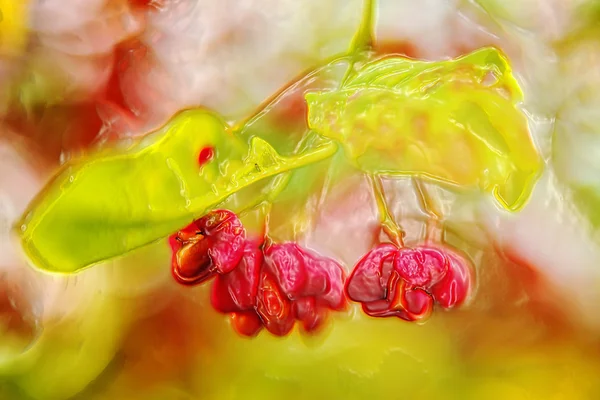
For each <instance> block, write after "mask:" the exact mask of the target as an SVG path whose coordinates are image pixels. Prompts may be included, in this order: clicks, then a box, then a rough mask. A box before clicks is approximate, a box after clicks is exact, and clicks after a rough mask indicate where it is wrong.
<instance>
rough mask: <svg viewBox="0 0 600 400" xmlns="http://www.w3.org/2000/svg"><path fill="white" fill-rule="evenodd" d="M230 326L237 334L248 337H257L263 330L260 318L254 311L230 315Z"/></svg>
mask: <svg viewBox="0 0 600 400" xmlns="http://www.w3.org/2000/svg"><path fill="white" fill-rule="evenodd" d="M231 324H232V325H233V329H235V330H236V332H237V333H239V334H240V335H244V336H248V337H252V336H256V335H258V333H259V332H260V331H261V329H262V328H263V325H262V321H261V320H260V317H259V316H258V314H256V312H254V311H246V312H237V313H232V314H231Z"/></svg>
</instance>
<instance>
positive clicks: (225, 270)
mask: <svg viewBox="0 0 600 400" xmlns="http://www.w3.org/2000/svg"><path fill="white" fill-rule="evenodd" d="M170 244H171V249H172V251H173V258H172V272H173V276H174V277H175V279H176V280H177V281H178V282H179V283H181V284H184V285H196V284H200V283H203V282H206V281H208V280H209V279H212V278H214V282H213V286H212V292H211V303H212V305H213V307H214V308H215V309H216V310H217V311H219V312H222V313H225V314H230V316H231V321H232V324H233V326H234V328H235V329H236V330H237V331H238V332H239V333H240V334H242V335H246V336H254V335H256V334H258V332H259V331H260V330H261V329H262V328H263V327H264V328H266V329H267V330H268V331H269V332H270V333H272V334H274V335H277V336H285V335H287V334H288V333H289V332H290V331H291V330H292V329H293V327H294V324H295V323H296V321H299V322H300V324H301V327H302V328H303V329H304V330H305V331H306V332H314V331H316V330H318V329H319V328H320V327H321V326H322V325H323V322H324V321H325V319H326V316H327V313H328V312H329V311H342V310H344V309H345V308H346V305H347V300H346V299H347V298H349V299H350V300H352V301H355V302H360V303H361V304H362V308H363V311H364V312H365V313H366V314H368V315H370V316H373V317H388V316H396V317H399V318H401V319H404V320H406V321H417V320H423V319H425V318H426V317H428V316H429V315H430V314H431V312H432V310H433V305H434V303H437V304H439V305H440V306H442V307H444V308H452V307H454V306H457V305H460V304H461V303H463V302H464V300H465V299H466V298H467V296H468V294H469V290H470V287H471V279H472V267H471V265H470V263H469V261H468V260H467V259H466V258H465V257H464V256H462V255H461V254H460V253H459V252H458V251H457V250H455V249H451V248H449V247H448V246H444V245H436V246H430V245H423V246H417V247H414V248H399V247H397V246H395V245H393V244H381V245H379V246H377V247H376V248H375V249H373V250H371V251H370V252H368V253H367V254H366V255H365V256H364V257H363V258H362V259H361V260H360V261H359V262H358V263H357V264H356V266H355V267H354V268H353V270H352V273H351V274H350V276H349V277H348V278H346V274H345V270H344V268H343V267H342V266H341V265H340V264H339V263H338V262H336V261H335V260H333V259H331V258H327V257H322V256H320V255H318V254H316V253H314V252H312V251H309V250H307V249H305V248H302V247H301V246H299V245H298V244H296V243H292V242H288V243H272V242H270V241H269V242H267V243H265V242H263V241H262V240H254V239H249V238H247V237H246V231H245V229H244V227H243V225H242V223H241V221H240V220H239V219H238V217H237V216H236V215H235V214H234V213H232V212H231V211H228V210H216V211H213V212H211V213H209V214H207V215H205V216H204V217H202V218H200V219H198V220H196V221H194V222H193V223H192V224H190V225H189V226H187V227H186V228H184V229H182V230H180V231H179V232H177V233H176V234H175V235H173V236H171V238H170Z"/></svg>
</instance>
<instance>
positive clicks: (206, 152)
mask: <svg viewBox="0 0 600 400" xmlns="http://www.w3.org/2000/svg"><path fill="white" fill-rule="evenodd" d="M214 156H215V149H214V148H212V147H205V148H203V149H202V150H201V151H200V154H199V155H198V165H199V166H200V167H202V166H204V165H205V164H207V163H208V162H209V161H210V160H212V159H213V157H214Z"/></svg>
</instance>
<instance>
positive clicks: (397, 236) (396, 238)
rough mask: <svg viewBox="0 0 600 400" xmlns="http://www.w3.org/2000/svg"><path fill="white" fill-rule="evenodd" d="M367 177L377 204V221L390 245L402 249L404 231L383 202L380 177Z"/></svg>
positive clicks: (384, 201)
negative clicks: (390, 242) (392, 244)
mask: <svg viewBox="0 0 600 400" xmlns="http://www.w3.org/2000/svg"><path fill="white" fill-rule="evenodd" d="M368 177H369V182H370V183H371V188H372V190H373V196H374V197H375V201H376V202H377V209H378V211H379V220H380V223H381V228H382V229H383V232H384V233H385V234H386V235H387V236H388V237H389V238H390V240H391V241H392V243H394V244H395V245H397V246H398V247H404V236H405V232H404V229H403V228H402V227H401V226H400V225H399V224H398V223H397V222H396V221H395V220H394V217H393V216H392V214H391V213H390V210H389V207H388V205H387V201H386V200H385V192H384V190H383V184H382V182H381V177H379V176H377V175H368Z"/></svg>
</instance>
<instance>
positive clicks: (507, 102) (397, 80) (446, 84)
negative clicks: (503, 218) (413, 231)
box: [306, 48, 543, 210]
mask: <svg viewBox="0 0 600 400" xmlns="http://www.w3.org/2000/svg"><path fill="white" fill-rule="evenodd" d="M306 100H307V103H308V107H309V115H308V121H309V126H310V128H311V129H314V130H315V131H317V132H318V133H320V134H322V135H324V136H326V137H329V138H331V139H334V140H337V141H339V142H340V143H342V144H343V146H344V149H345V151H346V154H347V155H348V156H349V157H350V158H351V159H352V160H354V162H355V163H356V165H357V166H358V167H359V168H361V169H363V170H364V171H366V172H369V173H378V174H388V175H410V174H416V175H420V176H423V177H426V178H429V179H432V180H435V181H438V182H441V183H446V184H451V185H456V186H461V187H469V188H479V189H481V190H484V191H485V192H490V193H493V194H494V196H495V197H496V199H497V200H498V202H499V203H500V204H501V205H502V206H503V207H505V208H507V209H509V210H517V209H519V208H520V207H522V206H523V205H524V203H525V202H526V201H527V199H528V198H529V196H530V194H531V190H532V188H533V185H534V183H535V181H536V180H537V178H538V177H539V175H540V173H541V169H542V166H543V163H542V160H541V158H540V156H539V154H538V152H537V150H536V147H535V145H534V143H533V140H532V138H531V135H530V133H529V129H528V124H527V119H526V117H525V115H524V114H523V112H522V111H521V110H519V108H518V105H519V103H520V102H521V101H522V100H523V94H522V92H521V90H520V88H519V85H518V83H517V81H516V80H515V78H514V77H513V75H512V72H511V68H510V65H509V63H508V61H507V59H506V57H505V56H504V55H503V54H502V53H501V52H500V51H498V50H497V49H495V48H483V49H480V50H477V51H475V52H473V53H470V54H468V55H466V56H463V57H460V58H457V59H454V60H447V61H438V62H427V61H418V60H412V59H408V58H402V57H391V58H385V59H381V60H376V61H373V62H370V63H367V64H366V65H364V66H363V67H362V68H361V69H359V70H358V71H357V72H356V73H355V75H354V76H352V77H350V78H349V79H348V80H347V81H346V82H345V83H344V85H343V86H342V87H341V88H340V89H338V90H332V91H322V92H312V93H308V94H307V95H306Z"/></svg>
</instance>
